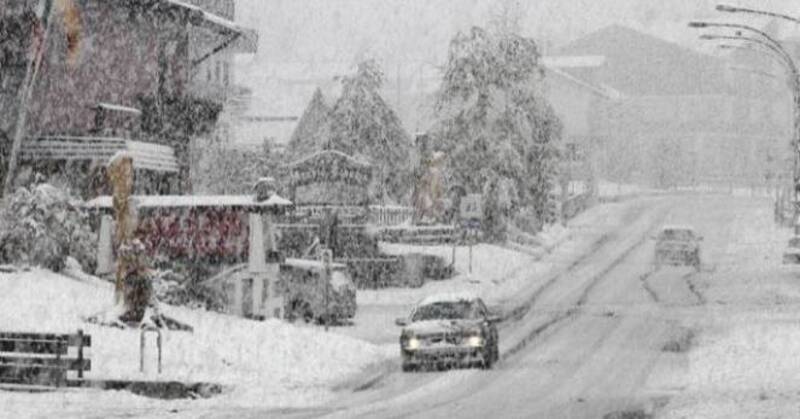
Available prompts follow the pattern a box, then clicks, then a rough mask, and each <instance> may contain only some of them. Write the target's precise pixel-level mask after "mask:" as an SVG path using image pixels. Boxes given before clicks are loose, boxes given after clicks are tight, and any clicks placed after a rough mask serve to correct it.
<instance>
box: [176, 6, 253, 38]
mask: <svg viewBox="0 0 800 419" xmlns="http://www.w3.org/2000/svg"><path fill="white" fill-rule="evenodd" d="M165 1H166V2H167V3H168V4H170V5H172V6H176V7H180V8H183V9H186V10H189V11H191V12H194V13H197V14H198V15H199V16H201V17H202V18H203V19H204V20H206V21H208V22H210V23H213V24H215V25H218V26H220V27H222V28H224V29H227V30H229V31H231V32H243V31H244V28H242V27H241V26H239V25H237V24H236V23H234V22H231V21H230V20H228V19H225V18H224V17H221V16H218V15H215V14H214V13H211V12H207V11H205V10H203V8H201V7H199V6H195V5H193V4H189V3H186V2H183V1H181V0H165Z"/></svg>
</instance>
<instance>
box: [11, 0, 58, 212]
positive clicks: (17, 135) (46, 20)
mask: <svg viewBox="0 0 800 419" xmlns="http://www.w3.org/2000/svg"><path fill="white" fill-rule="evenodd" d="M52 12H53V0H39V7H38V8H37V10H36V19H37V20H38V22H37V23H39V22H40V23H41V28H42V31H41V38H40V39H39V40H38V41H39V43H38V45H35V44H34V43H35V42H36V39H34V40H33V41H32V42H31V43H32V44H34V45H33V46H34V48H33V50H32V51H30V54H31V58H30V60H29V61H28V64H27V67H26V69H25V78H24V79H23V81H22V85H21V86H20V89H19V111H18V113H17V122H16V125H15V127H14V138H13V140H12V143H11V151H10V153H9V156H8V166H7V170H6V178H5V179H4V181H3V196H8V195H9V194H10V193H11V192H12V191H11V188H12V186H13V184H14V177H15V175H16V173H17V164H18V163H17V161H18V160H19V154H20V150H21V149H22V140H23V138H24V137H25V132H26V128H27V127H26V125H27V124H28V111H29V109H28V108H29V106H30V100H31V96H33V88H34V85H35V84H36V77H37V76H38V73H39V68H40V67H41V65H40V64H41V61H42V59H43V55H44V51H45V48H46V46H47V38H48V35H49V33H50V17H51V15H52Z"/></svg>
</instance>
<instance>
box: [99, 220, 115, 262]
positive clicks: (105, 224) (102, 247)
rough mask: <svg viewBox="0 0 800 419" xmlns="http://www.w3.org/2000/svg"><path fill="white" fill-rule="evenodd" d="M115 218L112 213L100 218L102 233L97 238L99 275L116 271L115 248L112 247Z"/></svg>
mask: <svg viewBox="0 0 800 419" xmlns="http://www.w3.org/2000/svg"><path fill="white" fill-rule="evenodd" d="M113 224H114V219H113V217H111V216H110V215H103V216H102V217H101V218H100V233H99V236H98V238H97V269H96V271H95V274H96V275H97V276H103V275H110V274H112V273H114V250H113V248H112V244H111V241H112V234H113V233H112V231H113V229H114V226H113Z"/></svg>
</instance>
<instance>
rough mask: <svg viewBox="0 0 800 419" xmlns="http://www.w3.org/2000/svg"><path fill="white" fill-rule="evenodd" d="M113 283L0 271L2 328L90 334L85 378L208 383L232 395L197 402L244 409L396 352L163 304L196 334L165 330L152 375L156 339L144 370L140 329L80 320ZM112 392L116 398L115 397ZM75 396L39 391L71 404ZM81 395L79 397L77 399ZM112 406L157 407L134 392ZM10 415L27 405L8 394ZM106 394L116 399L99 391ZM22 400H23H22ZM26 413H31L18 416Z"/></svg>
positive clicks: (287, 401) (308, 397)
mask: <svg viewBox="0 0 800 419" xmlns="http://www.w3.org/2000/svg"><path fill="white" fill-rule="evenodd" d="M112 295H113V290H112V287H111V285H110V284H106V283H99V282H84V281H77V280H75V279H72V278H69V277H66V276H63V275H59V274H55V273H52V272H50V271H45V270H38V269H36V270H31V271H29V272H19V273H13V274H8V273H3V274H0V330H2V331H19V332H54V333H74V332H75V331H76V330H77V329H79V328H80V329H83V330H84V332H85V333H87V334H89V335H91V336H92V346H91V348H90V349H89V351H88V354H89V355H88V356H89V357H90V359H91V362H92V369H91V371H89V372H88V373H87V374H86V378H88V379H121V380H163V381H181V382H211V383H218V384H222V385H223V386H225V387H226V388H227V389H228V391H227V392H226V393H225V394H223V395H221V396H218V397H215V398H213V399H211V400H208V401H197V402H193V403H201V404H202V403H213V404H214V405H220V404H223V405H224V404H226V403H227V404H230V405H231V406H235V407H242V406H250V405H253V406H255V405H257V406H262V407H263V406H274V407H282V406H296V405H302V406H306V405H309V404H317V403H322V402H324V401H326V400H328V399H329V398H330V397H332V393H331V390H330V388H331V387H332V386H333V385H335V384H336V383H338V382H339V381H340V380H341V379H342V378H343V377H347V376H350V375H353V374H356V373H358V372H360V371H361V370H362V369H363V368H365V367H366V366H367V365H370V364H374V363H378V362H381V361H383V360H385V359H386V358H387V357H389V356H390V355H394V354H393V353H392V354H388V353H387V352H386V351H385V350H384V349H382V348H380V347H378V346H375V345H372V344H369V343H366V342H364V341H360V340H356V339H353V338H349V337H346V336H342V335H339V334H334V333H325V332H323V331H321V330H315V329H310V328H297V327H294V326H292V325H290V324H286V323H284V322H281V321H278V320H268V321H265V322H256V321H250V320H245V319H240V318H236V317H233V316H226V315H221V314H216V313H211V312H206V311H195V310H189V309H184V308H177V307H170V306H164V307H163V310H164V312H165V313H166V314H168V315H170V316H172V317H175V318H177V319H178V320H180V321H183V322H186V323H188V324H190V325H192V326H193V327H194V332H193V333H187V332H164V337H163V339H164V340H163V373H162V374H157V372H156V362H155V360H156V349H155V343H154V338H153V337H149V340H150V341H149V342H148V347H147V350H146V371H145V372H144V373H141V372H140V371H139V333H138V331H136V330H121V329H116V328H109V327H102V326H98V325H94V324H89V323H86V322H84V321H83V319H84V318H85V317H87V316H89V315H92V314H94V313H98V312H100V311H102V310H104V309H105V308H107V306H108V305H109V303H110V302H111V301H112ZM112 393H113V392H112ZM75 394H76V393H71V392H57V393H53V394H52V395H43V396H42V397H43V400H44V401H53V400H54V399H53V398H56V399H59V400H62V401H63V403H67V404H69V400H72V398H74V397H78V398H80V397H83V396H75ZM81 394H83V393H81ZM125 394H126V395H127V396H120V395H116V396H113V397H112V398H115V399H118V400H117V401H116V402H115V403H130V404H131V405H138V404H140V403H145V404H146V405H149V406H158V405H159V403H164V404H167V403H170V405H172V404H177V405H181V403H189V402H188V401H184V402H160V401H156V400H149V399H143V398H141V397H138V396H134V395H132V394H129V393H125ZM2 397H3V399H4V403H10V405H9V404H5V405H4V409H6V408H8V407H11V409H10V410H6V411H12V412H16V410H15V408H17V407H21V406H20V405H16V404H14V400H18V399H17V398H16V396H14V393H3V395H2ZM100 397H104V398H108V397H111V396H109V395H108V394H103V395H102V396H100ZM24 398H25V397H23V399H24ZM22 416H25V415H22Z"/></svg>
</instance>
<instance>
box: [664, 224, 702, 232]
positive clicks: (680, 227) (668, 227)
mask: <svg viewBox="0 0 800 419" xmlns="http://www.w3.org/2000/svg"><path fill="white" fill-rule="evenodd" d="M661 230H662V231H665V230H690V231H694V227H692V226H690V225H682V224H667V225H665V226H662V227H661Z"/></svg>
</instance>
